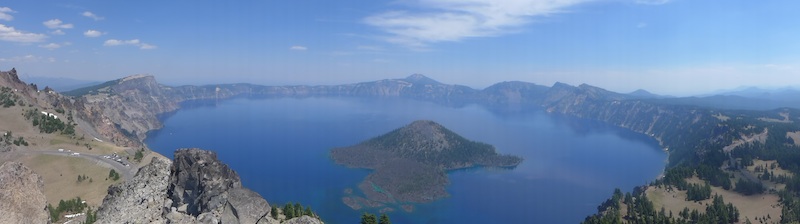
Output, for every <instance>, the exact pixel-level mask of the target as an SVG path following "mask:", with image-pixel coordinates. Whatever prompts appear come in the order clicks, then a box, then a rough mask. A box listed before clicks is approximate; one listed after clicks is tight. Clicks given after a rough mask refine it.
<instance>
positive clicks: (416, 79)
mask: <svg viewBox="0 0 800 224" xmlns="http://www.w3.org/2000/svg"><path fill="white" fill-rule="evenodd" d="M405 80H406V81H408V82H411V83H422V84H441V83H440V82H439V81H436V80H433V79H431V78H428V77H427V76H425V75H422V74H413V75H410V76H408V77H406V78H405Z"/></svg>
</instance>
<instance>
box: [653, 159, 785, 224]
mask: <svg viewBox="0 0 800 224" xmlns="http://www.w3.org/2000/svg"><path fill="white" fill-rule="evenodd" d="M762 162H764V161H762ZM686 181H687V182H688V183H696V184H702V183H703V180H700V179H698V178H697V177H692V178H689V179H686ZM734 182H735V180H734ZM645 192H646V193H647V197H648V198H649V199H650V200H652V201H653V205H655V208H656V210H660V209H661V207H663V208H664V209H666V210H667V214H669V211H672V213H673V214H674V215H676V216H677V214H678V212H680V211H681V210H683V208H689V210H693V209H697V211H700V212H705V208H706V205H707V204H711V203H712V200H713V199H706V200H702V201H699V202H695V201H687V200H686V191H679V190H677V188H675V187H673V188H672V190H669V189H667V188H662V187H653V186H649V187H648V188H647V190H646V191H645ZM714 194H717V195H720V196H722V197H723V199H724V200H725V203H732V204H733V205H734V206H736V208H738V209H739V212H740V213H741V216H740V217H739V219H740V220H745V219H746V218H750V221H755V217H768V216H769V217H771V218H772V219H768V220H767V221H768V222H778V221H780V217H781V205H780V202H778V200H779V197H778V196H777V195H774V194H760V195H750V196H745V195H742V194H739V193H737V192H735V191H728V190H725V189H722V188H721V187H714V186H712V187H711V195H714Z"/></svg>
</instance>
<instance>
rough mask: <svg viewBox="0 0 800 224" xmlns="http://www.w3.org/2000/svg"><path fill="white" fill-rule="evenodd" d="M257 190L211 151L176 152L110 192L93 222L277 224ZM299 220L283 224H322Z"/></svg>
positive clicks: (151, 163)
mask: <svg viewBox="0 0 800 224" xmlns="http://www.w3.org/2000/svg"><path fill="white" fill-rule="evenodd" d="M269 213H270V206H269V203H267V201H266V200H264V198H262V197H261V195H259V194H258V193H256V192H253V191H251V190H249V189H247V188H244V187H242V183H241V181H240V179H239V175H238V174H236V172H235V171H233V170H231V169H230V168H228V166H227V165H225V164H224V163H222V162H220V161H219V160H218V159H217V155H216V154H215V153H214V152H211V151H205V150H200V149H179V150H177V151H176V152H175V161H174V162H170V161H169V160H167V159H163V158H154V159H153V160H152V161H151V162H150V164H148V165H147V166H144V167H142V168H141V169H140V170H139V172H138V173H137V174H136V176H135V177H134V178H133V179H132V180H130V181H126V182H123V183H120V184H116V185H114V186H112V187H110V188H109V194H108V196H106V198H105V199H104V200H103V205H102V206H101V207H100V208H99V209H98V212H97V217H98V223H278V221H277V220H274V219H273V218H272V217H271V216H270V214H269ZM309 218H310V217H306V216H304V217H298V218H294V219H291V220H286V222H284V223H322V222H321V221H319V220H317V219H313V218H311V219H309Z"/></svg>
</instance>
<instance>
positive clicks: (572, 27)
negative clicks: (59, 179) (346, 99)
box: [0, 0, 800, 95]
mask: <svg viewBox="0 0 800 224" xmlns="http://www.w3.org/2000/svg"><path fill="white" fill-rule="evenodd" d="M66 2H67V1H40V0H26V1H10V2H9V1H6V2H4V3H0V69H2V70H8V69H10V68H11V67H16V68H17V70H18V71H19V72H20V73H21V74H22V76H23V77H26V76H27V77H33V76H38V77H42V76H44V77H69V78H74V79H84V80H110V79H115V78H119V77H124V76H128V75H133V74H151V75H155V76H156V78H157V79H158V80H160V81H161V82H164V83H168V84H211V83H234V82H251V83H257V84H265V85H285V84H310V85H317V84H323V85H324V84H342V83H352V82H360V81H372V80H378V79H386V78H402V77H405V76H408V75H410V74H414V73H420V74H425V75H427V76H429V77H431V78H434V79H437V80H439V81H442V82H445V83H456V84H464V85H468V86H471V87H474V88H484V87H487V86H489V85H491V84H494V83H496V82H500V81H510V80H519V81H527V82H533V83H537V84H543V85H548V86H549V85H552V84H553V83H554V82H556V81H561V82H565V83H569V84H574V85H577V84H581V83H588V84H591V85H596V86H600V87H604V88H607V89H609V90H613V91H619V92H630V91H633V90H636V89H639V88H643V89H647V90H650V91H653V92H656V93H661V94H673V95H687V94H696V93H704V92H710V91H713V90H718V89H727V88H736V87H739V86H762V87H782V86H800V67H799V66H800V29H797V28H798V27H800V16H798V14H797V13H796V12H795V11H794V10H793V9H798V8H800V2H798V1H788V0H786V1H749V0H748V1H745V0H730V1H721V0H649V1H645V0H505V1H502V0H392V1H377V0H376V1H351V0H343V1H329V0H297V1H219V2H215V3H207V2H205V1H188V0H176V1H70V2H69V3H66Z"/></svg>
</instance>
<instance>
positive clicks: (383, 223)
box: [378, 213, 392, 224]
mask: <svg viewBox="0 0 800 224" xmlns="http://www.w3.org/2000/svg"><path fill="white" fill-rule="evenodd" d="M378 224H392V221H390V220H389V216H388V215H386V214H385V213H384V214H381V218H380V220H379V221H378Z"/></svg>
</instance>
